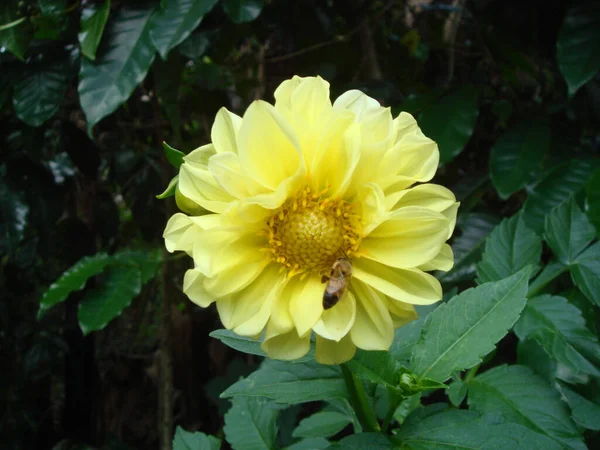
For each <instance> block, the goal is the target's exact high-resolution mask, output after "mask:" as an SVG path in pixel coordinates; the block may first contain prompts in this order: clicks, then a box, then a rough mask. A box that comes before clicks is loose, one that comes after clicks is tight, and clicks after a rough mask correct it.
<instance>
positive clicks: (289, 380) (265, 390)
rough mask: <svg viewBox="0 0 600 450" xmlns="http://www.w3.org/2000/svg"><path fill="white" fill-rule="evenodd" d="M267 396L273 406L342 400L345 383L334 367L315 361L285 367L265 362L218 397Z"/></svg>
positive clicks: (345, 390)
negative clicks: (273, 402) (274, 404)
mask: <svg viewBox="0 0 600 450" xmlns="http://www.w3.org/2000/svg"><path fill="white" fill-rule="evenodd" d="M236 395H248V396H252V397H257V396H258V397H268V398H270V399H272V400H275V401H276V402H277V403H288V404H295V403H305V402H311V401H318V400H328V399H331V398H345V397H346V396H347V389H346V384H345V383H344V380H343V378H342V375H341V372H340V370H339V368H338V367H336V366H324V365H320V364H318V363H316V362H306V363H298V364H289V363H286V362H283V361H275V360H269V359H267V360H265V361H264V362H263V363H262V365H261V367H260V369H258V370H257V371H256V372H254V373H252V374H251V375H250V376H248V377H247V378H244V379H243V380H240V381H238V382H237V383H235V384H233V385H232V386H230V387H229V388H228V389H227V390H225V392H223V393H222V394H221V397H223V398H228V397H233V396H236Z"/></svg>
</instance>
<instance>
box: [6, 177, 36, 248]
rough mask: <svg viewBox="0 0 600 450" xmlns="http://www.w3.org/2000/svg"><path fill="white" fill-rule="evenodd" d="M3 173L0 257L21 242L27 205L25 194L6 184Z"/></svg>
mask: <svg viewBox="0 0 600 450" xmlns="http://www.w3.org/2000/svg"><path fill="white" fill-rule="evenodd" d="M4 172H5V171H4V170H2V178H3V180H2V183H0V255H2V256H3V255H8V254H11V253H13V252H14V251H15V250H16V249H17V246H18V245H19V244H20V243H21V241H22V240H23V236H24V235H25V227H26V226H27V218H28V216H29V205H28V204H27V203H26V202H25V194H24V193H23V192H21V191H20V190H17V189H14V188H12V187H11V186H9V184H8V183H7V182H6V177H5V173H4Z"/></svg>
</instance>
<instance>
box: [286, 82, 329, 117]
mask: <svg viewBox="0 0 600 450" xmlns="http://www.w3.org/2000/svg"><path fill="white" fill-rule="evenodd" d="M290 106H291V110H292V112H293V113H294V115H298V116H300V117H301V118H302V119H303V120H304V121H305V122H306V123H307V124H309V125H312V124H314V123H315V122H317V121H318V120H319V119H321V117H322V115H323V114H326V113H328V111H329V110H330V109H331V100H329V83H328V82H327V81H325V80H324V79H323V78H321V77H308V78H304V79H303V80H302V81H301V82H300V83H299V84H298V85H297V86H296V87H295V89H294V90H293V92H292V93H291V97H290Z"/></svg>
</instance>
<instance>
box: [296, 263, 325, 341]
mask: <svg viewBox="0 0 600 450" xmlns="http://www.w3.org/2000/svg"><path fill="white" fill-rule="evenodd" d="M299 278H300V277H298V279H296V280H294V279H292V280H290V281H289V282H288V283H290V284H292V283H293V284H294V286H295V287H294V288H293V291H292V293H291V298H290V315H291V316H292V321H293V322H294V326H295V327H296V330H297V331H298V335H299V336H304V335H305V334H307V333H309V334H310V330H311V329H312V327H313V326H314V325H315V323H317V321H318V320H319V318H320V317H321V313H322V312H323V292H324V291H325V285H324V284H322V283H321V277H320V276H319V275H318V274H311V275H308V276H307V277H305V278H304V279H299Z"/></svg>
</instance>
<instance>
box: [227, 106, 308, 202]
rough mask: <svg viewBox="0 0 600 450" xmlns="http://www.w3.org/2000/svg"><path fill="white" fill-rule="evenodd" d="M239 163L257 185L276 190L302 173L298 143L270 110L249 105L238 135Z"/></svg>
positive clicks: (302, 167)
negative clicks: (285, 181) (289, 179)
mask: <svg viewBox="0 0 600 450" xmlns="http://www.w3.org/2000/svg"><path fill="white" fill-rule="evenodd" d="M239 144H240V145H239V148H238V152H239V155H240V163H241V165H242V166H243V167H244V169H245V170H246V171H247V172H248V174H249V175H250V176H251V177H252V178H254V179H255V180H256V181H257V182H258V183H260V184H261V185H263V186H265V187H267V188H269V189H271V190H273V191H274V190H276V189H277V188H278V187H279V185H280V184H281V183H282V182H283V181H284V180H285V179H287V178H290V177H293V176H297V175H298V172H303V171H305V167H304V160H303V159H302V153H301V149H300V145H299V143H298V139H297V138H296V136H295V134H294V132H293V130H292V128H291V126H290V125H289V124H288V123H287V121H286V120H285V119H284V118H283V116H281V114H279V113H278V112H277V111H276V110H275V109H274V108H273V106H271V105H269V104H268V103H265V102H263V101H256V102H254V103H252V104H251V105H250V107H249V108H248V110H247V111H246V114H244V121H243V123H242V127H241V128H240V132H239Z"/></svg>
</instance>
